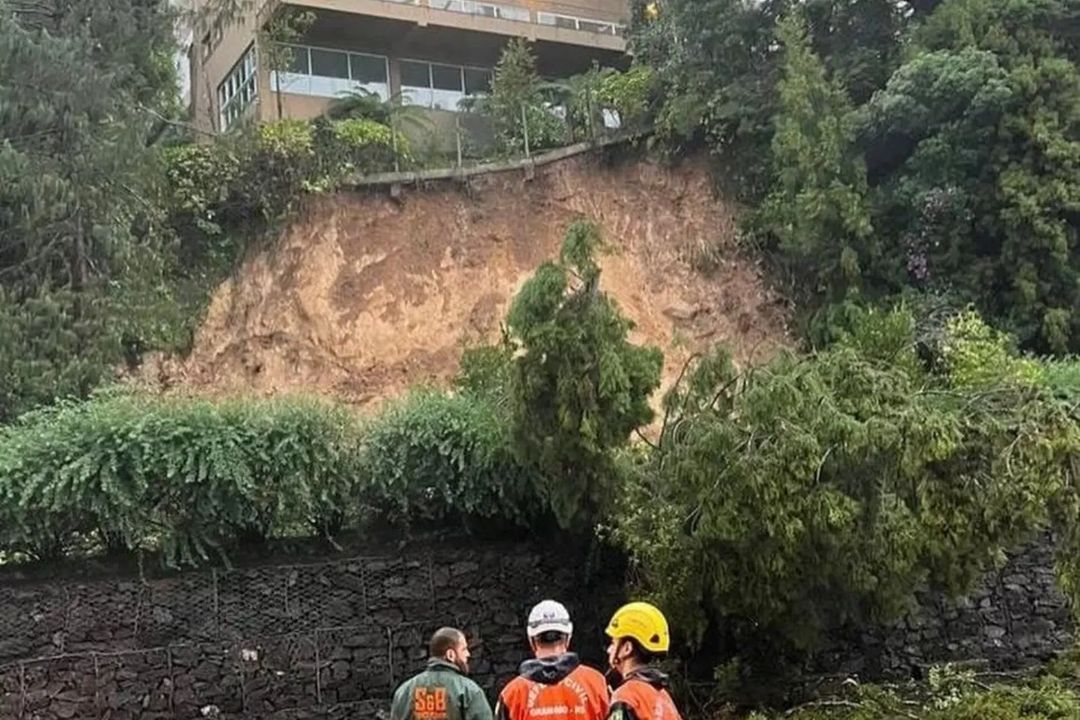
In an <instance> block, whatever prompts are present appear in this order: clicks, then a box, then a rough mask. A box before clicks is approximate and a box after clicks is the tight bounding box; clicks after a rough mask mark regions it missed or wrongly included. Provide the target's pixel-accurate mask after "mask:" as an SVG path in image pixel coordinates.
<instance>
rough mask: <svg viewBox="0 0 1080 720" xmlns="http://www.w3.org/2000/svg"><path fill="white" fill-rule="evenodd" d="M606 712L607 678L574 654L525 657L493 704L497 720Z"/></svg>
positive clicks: (589, 719) (577, 717) (584, 718)
mask: <svg viewBox="0 0 1080 720" xmlns="http://www.w3.org/2000/svg"><path fill="white" fill-rule="evenodd" d="M607 713H608V686H607V681H606V680H605V679H604V676H603V675H602V674H601V673H599V672H598V671H596V670H593V669H592V668H591V667H587V666H585V665H582V664H581V661H580V660H579V659H578V656H577V655H575V654H574V653H564V654H563V655H559V656H558V657H553V658H543V659H538V660H526V661H525V662H523V663H522V664H521V668H520V670H519V675H518V676H517V677H516V678H514V679H513V680H511V681H510V682H509V683H508V684H507V685H506V687H504V688H503V691H502V692H501V693H499V702H498V703H497V704H496V705H495V717H496V720H604V718H606V717H607Z"/></svg>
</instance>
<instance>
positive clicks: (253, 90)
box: [218, 45, 259, 130]
mask: <svg viewBox="0 0 1080 720" xmlns="http://www.w3.org/2000/svg"><path fill="white" fill-rule="evenodd" d="M257 67H258V66H257V64H256V62H255V46H254V45H249V46H248V49H247V50H245V51H244V55H243V57H241V58H240V60H239V61H238V62H237V63H236V64H235V65H233V68H232V70H230V71H229V74H228V75H226V76H225V79H224V80H223V81H222V82H221V84H220V85H218V108H219V110H218V112H219V113H220V115H221V129H222V130H227V129H228V128H229V126H231V125H232V124H233V123H234V122H235V121H236V119H237V118H238V117H240V116H241V115H243V113H244V111H245V110H246V109H247V108H248V106H250V105H251V103H252V101H254V100H255V97H256V96H257V94H258V91H259V90H258V87H259V86H258V78H257V75H258V73H257V72H256V70H257Z"/></svg>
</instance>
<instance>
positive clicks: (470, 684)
mask: <svg viewBox="0 0 1080 720" xmlns="http://www.w3.org/2000/svg"><path fill="white" fill-rule="evenodd" d="M454 677H455V678H456V679H457V681H458V683H459V684H460V685H461V687H463V688H465V690H467V691H468V692H470V693H483V692H484V689H483V688H482V687H480V684H479V683H478V682H476V681H475V680H473V679H472V678H471V677H468V676H466V675H459V674H455V676H454Z"/></svg>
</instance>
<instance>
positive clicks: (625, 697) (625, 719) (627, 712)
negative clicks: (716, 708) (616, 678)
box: [608, 668, 682, 720]
mask: <svg viewBox="0 0 1080 720" xmlns="http://www.w3.org/2000/svg"><path fill="white" fill-rule="evenodd" d="M667 684H668V679H667V675H665V674H664V673H662V672H660V671H659V670H657V669H655V668H642V669H640V670H635V671H634V672H632V673H630V674H629V675H628V676H627V677H626V678H625V680H624V681H623V683H622V685H620V686H619V687H618V688H616V690H615V693H614V694H613V695H612V696H611V713H610V714H609V715H608V718H609V719H610V720H682V718H681V716H680V715H679V711H678V710H677V709H676V708H675V701H673V700H672V699H671V694H670V693H668V691H667Z"/></svg>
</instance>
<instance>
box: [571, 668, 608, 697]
mask: <svg viewBox="0 0 1080 720" xmlns="http://www.w3.org/2000/svg"><path fill="white" fill-rule="evenodd" d="M572 674H573V675H574V676H576V677H577V678H578V680H579V681H581V682H584V683H586V684H588V685H590V686H593V687H594V688H601V689H603V691H604V692H607V689H608V682H607V678H606V677H604V673H602V672H600V671H599V670H597V669H596V668H592V667H589V666H588V665H578V666H577V668H576V669H575V670H574V672H573V673H572Z"/></svg>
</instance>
